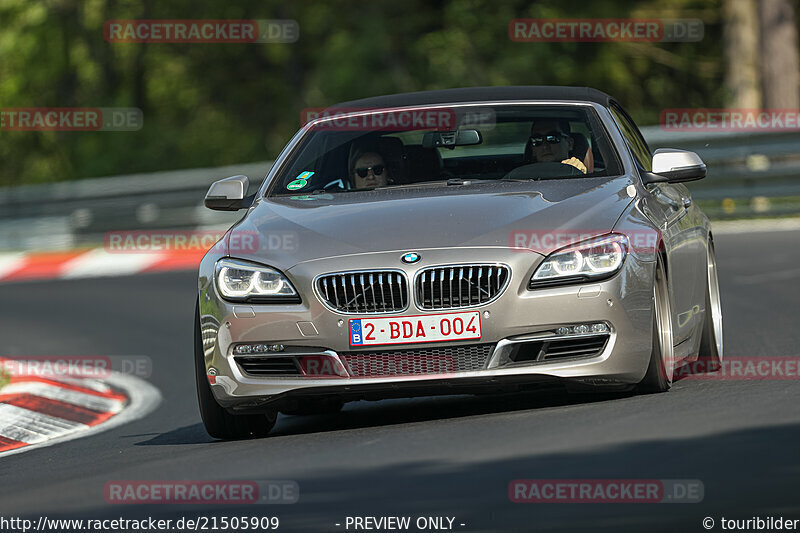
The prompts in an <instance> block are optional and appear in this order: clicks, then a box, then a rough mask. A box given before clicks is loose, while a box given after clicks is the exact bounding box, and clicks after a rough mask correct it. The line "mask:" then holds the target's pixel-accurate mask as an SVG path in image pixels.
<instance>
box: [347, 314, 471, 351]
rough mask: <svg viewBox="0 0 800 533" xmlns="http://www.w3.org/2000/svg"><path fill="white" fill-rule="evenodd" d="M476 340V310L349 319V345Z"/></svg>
mask: <svg viewBox="0 0 800 533" xmlns="http://www.w3.org/2000/svg"><path fill="white" fill-rule="evenodd" d="M480 338H481V313H480V311H469V312H462V313H441V314H436V315H414V316H398V317H384V318H352V319H350V346H378V345H384V344H411V343H421V342H444V341H461V340H465V339H480Z"/></svg>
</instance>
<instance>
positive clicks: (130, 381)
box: [0, 372, 161, 459]
mask: <svg viewBox="0 0 800 533" xmlns="http://www.w3.org/2000/svg"><path fill="white" fill-rule="evenodd" d="M105 381H106V382H107V383H109V384H110V385H111V386H113V387H115V388H118V389H122V390H124V391H125V392H126V393H127V394H128V399H129V403H128V406H127V407H125V409H123V410H122V412H120V413H119V414H117V415H115V416H112V417H111V418H109V419H108V420H107V421H105V422H102V423H100V424H97V425H96V426H91V427H88V429H85V430H84V429H82V430H81V431H75V432H72V433H70V434H68V435H63V436H61V437H56V438H54V439H49V440H46V441H42V442H39V443H36V444H31V445H29V446H23V447H22V448H16V449H14V450H8V451H5V452H2V453H0V459H2V458H3V457H6V456H8V455H14V454H17V453H24V452H27V451H30V450H35V449H37V448H44V447H45V446H52V445H54V444H58V443H61V442H67V441H71V440H75V439H78V438H82V437H88V436H90V435H95V434H97V433H100V432H102V431H107V430H109V429H112V428H116V427H119V426H121V425H123V424H127V423H128V422H133V421H134V420H138V419H139V418H143V417H145V416H147V415H148V414H150V413H151V412H152V411H154V410H155V408H156V407H158V405H159V404H160V403H161V393H160V392H159V390H158V389H157V388H155V387H154V386H153V385H151V384H150V383H148V382H146V381H144V380H142V379H139V378H137V377H134V376H130V375H127V374H120V373H117V372H112V373H111V375H110V376H109V377H108V378H107V379H105ZM4 390H5V388H4ZM8 438H14V437H8ZM15 440H17V439H15Z"/></svg>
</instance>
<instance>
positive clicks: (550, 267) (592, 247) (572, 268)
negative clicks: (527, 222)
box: [529, 234, 628, 288]
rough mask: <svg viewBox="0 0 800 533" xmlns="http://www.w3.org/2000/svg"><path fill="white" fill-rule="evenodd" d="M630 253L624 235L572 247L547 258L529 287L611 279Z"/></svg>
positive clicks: (535, 273) (602, 238)
mask: <svg viewBox="0 0 800 533" xmlns="http://www.w3.org/2000/svg"><path fill="white" fill-rule="evenodd" d="M627 253H628V238H627V237H626V236H625V235H620V234H612V235H607V236H605V237H600V238H595V239H591V240H588V241H584V242H580V243H577V244H572V245H570V246H568V247H566V248H562V249H561V250H558V251H556V252H553V253H552V254H550V255H549V256H547V258H546V259H545V260H544V262H543V263H542V264H541V265H539V268H537V269H536V272H534V274H533V277H532V278H531V281H530V285H529V287H531V288H533V287H536V286H539V285H549V284H551V283H567V282H572V281H583V280H586V281H589V280H591V279H599V278H605V277H609V276H611V275H612V274H614V273H615V272H617V271H618V270H619V269H620V267H622V263H623V262H624V261H625V256H626V255H627Z"/></svg>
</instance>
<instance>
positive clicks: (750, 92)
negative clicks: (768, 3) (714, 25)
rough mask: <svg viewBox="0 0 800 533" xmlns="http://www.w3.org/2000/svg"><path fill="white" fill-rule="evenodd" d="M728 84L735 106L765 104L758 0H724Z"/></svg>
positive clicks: (724, 38) (725, 57) (733, 105)
mask: <svg viewBox="0 0 800 533" xmlns="http://www.w3.org/2000/svg"><path fill="white" fill-rule="evenodd" d="M722 17H723V26H724V28H723V40H724V44H725V46H724V60H725V82H724V83H725V88H726V90H727V92H728V93H729V101H728V105H729V106H730V107H733V108H744V109H758V108H760V107H761V86H760V84H759V69H758V61H759V54H758V48H759V25H758V10H757V7H756V2H755V0H725V1H724V2H723V4H722Z"/></svg>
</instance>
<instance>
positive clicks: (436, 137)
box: [422, 130, 483, 149]
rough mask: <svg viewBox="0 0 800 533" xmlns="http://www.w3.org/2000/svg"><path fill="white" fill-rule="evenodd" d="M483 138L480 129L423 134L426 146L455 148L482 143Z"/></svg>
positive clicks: (423, 141) (423, 143) (424, 145)
mask: <svg viewBox="0 0 800 533" xmlns="http://www.w3.org/2000/svg"><path fill="white" fill-rule="evenodd" d="M482 142H483V138H482V137H481V132H479V131H478V130H457V131H441V132H439V131H432V132H428V133H426V134H425V135H423V136H422V146H423V147H424V148H451V149H452V148H455V147H456V146H470V145H473V144H481V143H482Z"/></svg>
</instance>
